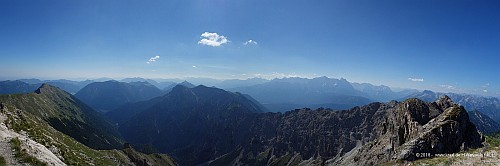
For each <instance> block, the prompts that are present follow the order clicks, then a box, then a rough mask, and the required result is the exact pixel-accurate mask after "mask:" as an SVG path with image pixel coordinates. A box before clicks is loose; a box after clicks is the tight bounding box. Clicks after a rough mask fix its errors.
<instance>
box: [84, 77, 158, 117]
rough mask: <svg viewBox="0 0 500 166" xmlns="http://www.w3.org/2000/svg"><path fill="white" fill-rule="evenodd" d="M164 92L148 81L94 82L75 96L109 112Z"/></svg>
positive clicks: (102, 110) (100, 109) (97, 108)
mask: <svg viewBox="0 0 500 166" xmlns="http://www.w3.org/2000/svg"><path fill="white" fill-rule="evenodd" d="M162 94H164V93H163V92H162V91H161V90H160V89H158V88H157V87H156V86H154V85H152V84H150V83H148V82H131V83H126V82H118V81H106V82H94V83H91V84H89V85H87V86H85V87H84V88H83V89H81V90H80V91H78V93H76V94H75V97H77V98H78V99H80V100H82V101H83V102H85V103H87V104H88V105H90V106H91V107H92V108H94V109H96V110H99V111H101V112H107V111H110V110H113V109H116V108H118V107H119V106H121V105H123V104H125V103H129V102H137V101H142V100H148V99H151V98H154V97H158V96H160V95H162Z"/></svg>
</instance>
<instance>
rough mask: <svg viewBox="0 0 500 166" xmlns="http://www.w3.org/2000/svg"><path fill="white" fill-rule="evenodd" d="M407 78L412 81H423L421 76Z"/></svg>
mask: <svg viewBox="0 0 500 166" xmlns="http://www.w3.org/2000/svg"><path fill="white" fill-rule="evenodd" d="M408 80H410V81H413V82H424V79H423V78H408Z"/></svg>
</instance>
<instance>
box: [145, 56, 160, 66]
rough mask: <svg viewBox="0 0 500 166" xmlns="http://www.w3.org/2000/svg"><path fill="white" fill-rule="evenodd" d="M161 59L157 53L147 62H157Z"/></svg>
mask: <svg viewBox="0 0 500 166" xmlns="http://www.w3.org/2000/svg"><path fill="white" fill-rule="evenodd" d="M158 59H160V56H159V55H156V56H154V57H151V58H149V60H148V61H147V62H146V63H147V64H150V63H151V62H156V60H158Z"/></svg>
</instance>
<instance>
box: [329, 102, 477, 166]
mask: <svg viewBox="0 0 500 166" xmlns="http://www.w3.org/2000/svg"><path fill="white" fill-rule="evenodd" d="M378 113H380V114H384V116H383V117H384V118H383V119H379V120H377V122H376V123H377V124H378V125H375V126H376V127H375V128H374V133H375V134H376V135H379V136H377V138H376V139H373V140H371V141H369V142H367V143H366V144H364V145H363V146H361V147H360V148H359V149H353V152H352V153H347V154H346V155H344V156H342V157H340V158H336V159H334V160H332V161H331V163H332V164H342V165H352V164H354V165H374V164H379V163H383V162H388V161H391V160H407V161H412V160H416V159H419V158H424V157H432V156H434V155H435V154H445V153H456V152H460V151H464V150H467V149H469V148H478V147H481V143H482V142H483V141H484V137H483V136H482V135H480V134H479V133H478V131H477V129H476V127H475V126H474V125H473V124H472V123H471V122H470V121H469V117H468V114H467V112H466V110H465V109H464V108H463V107H462V106H460V105H457V104H455V103H453V102H452V101H451V99H450V98H449V97H447V96H443V97H441V98H440V99H438V100H437V101H435V102H432V103H425V102H423V101H421V100H418V99H415V98H413V99H408V100H405V101H403V102H402V103H398V104H397V105H396V106H395V107H393V108H390V109H387V110H383V111H380V112H378Z"/></svg>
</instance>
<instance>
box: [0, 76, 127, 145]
mask: <svg viewBox="0 0 500 166" xmlns="http://www.w3.org/2000/svg"><path fill="white" fill-rule="evenodd" d="M0 103H3V104H6V105H11V106H15V107H16V108H18V109H21V110H25V111H27V112H29V113H30V114H32V115H34V116H36V117H38V118H41V119H43V120H45V121H46V122H48V123H49V124H50V126H52V127H53V128H55V129H56V130H58V131H60V132H62V133H64V134H67V135H69V136H71V137H73V138H74V139H75V140H77V141H79V142H81V143H83V144H85V145H87V146H89V147H91V148H94V149H113V148H120V147H121V146H122V143H123V141H122V139H121V137H120V134H119V133H118V132H117V130H116V129H115V128H114V127H113V126H112V125H111V124H110V123H109V122H108V121H106V120H104V117H103V116H102V115H100V114H99V113H98V112H96V111H95V110H93V109H92V108H90V107H89V106H87V105H86V104H84V103H83V102H81V101H80V100H78V99H77V98H75V97H73V96H72V95H71V94H69V93H67V92H64V91H62V90H61V89H59V88H57V87H54V86H51V85H49V84H42V86H40V88H38V89H37V90H35V91H34V93H29V94H16V95H1V96H0Z"/></svg>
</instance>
